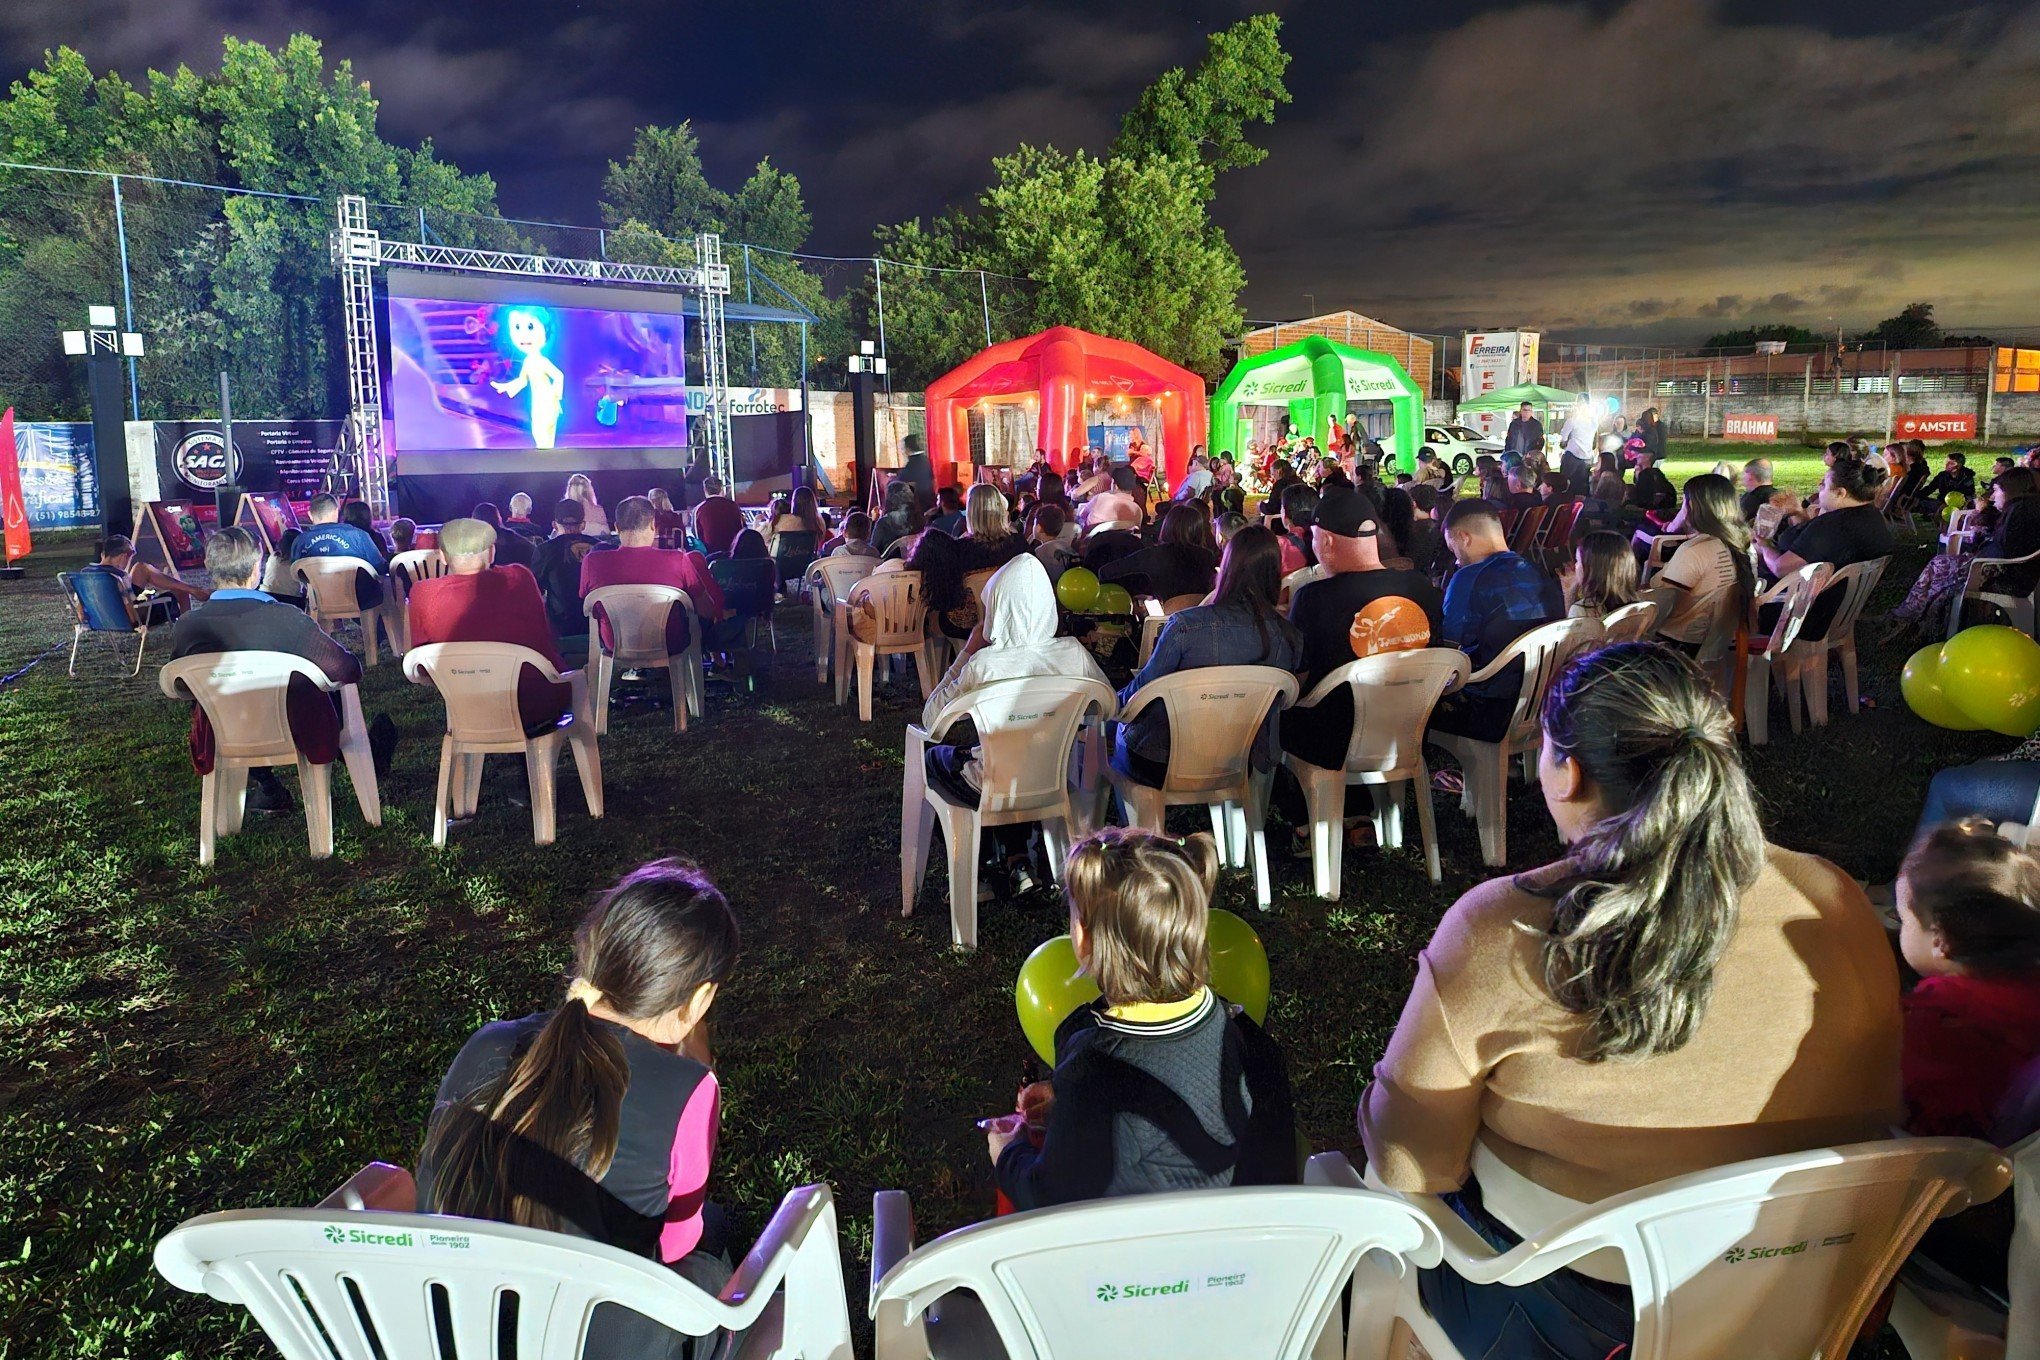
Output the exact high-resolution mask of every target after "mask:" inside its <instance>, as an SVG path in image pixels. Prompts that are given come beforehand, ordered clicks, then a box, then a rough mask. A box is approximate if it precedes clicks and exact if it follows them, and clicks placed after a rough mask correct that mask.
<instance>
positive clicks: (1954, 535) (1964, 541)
mask: <svg viewBox="0 0 2040 1360" xmlns="http://www.w3.org/2000/svg"><path fill="white" fill-rule="evenodd" d="M1976 512H1977V507H1976V506H1973V505H1972V506H1968V507H1965V508H1964V509H1961V510H1950V511H1949V512H1948V527H1947V528H1945V529H1943V530H1941V535H1940V542H1941V551H1942V552H1945V553H1948V554H1950V555H1951V556H1952V555H1953V554H1956V553H1960V552H1966V551H1967V550H1968V548H1969V540H1970V539H1972V538H1975V537H1976V529H1975V528H1974V527H1973V524H1972V521H1974V520H1975V519H1976Z"/></svg>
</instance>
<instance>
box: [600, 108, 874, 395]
mask: <svg viewBox="0 0 2040 1360" xmlns="http://www.w3.org/2000/svg"><path fill="white" fill-rule="evenodd" d="M602 217H603V220H604V221H605V222H607V223H608V224H609V226H610V234H609V256H610V258H611V259H615V260H628V261H633V262H636V263H640V264H665V265H678V266H686V265H691V264H693V263H694V258H695V256H694V238H695V237H696V236H697V235H698V234H700V233H702V232H705V231H712V232H717V233H719V234H720V235H721V236H722V237H723V260H724V262H725V263H727V264H728V265H729V266H730V270H731V275H732V278H731V283H732V287H733V289H734V291H735V294H736V296H737V297H738V298H742V299H745V300H747V301H752V302H756V303H758V304H761V305H763V306H768V307H780V308H784V309H786V310H789V311H791V310H798V309H805V310H807V311H808V312H810V313H812V314H814V315H815V316H816V317H817V318H819V320H820V325H819V330H820V332H821V333H820V334H811V335H810V336H809V337H808V338H809V348H810V358H812V357H813V356H814V355H815V354H817V353H819V354H840V353H842V350H843V347H844V344H845V341H846V339H847V335H848V331H847V330H846V329H845V328H844V324H843V317H844V313H843V307H842V305H841V303H839V302H837V301H835V300H832V299H831V298H830V297H829V296H828V295H827V294H826V292H824V290H823V288H822V284H821V280H820V279H818V278H816V277H815V276H814V275H813V274H812V273H810V272H809V271H808V270H807V269H805V268H804V267H803V266H802V265H801V263H800V262H799V261H798V260H795V259H792V258H790V252H792V251H796V250H799V249H800V248H801V247H802V246H804V245H806V244H807V238H808V233H809V232H810V231H811V230H812V229H813V226H814V219H813V218H812V217H810V216H809V214H808V210H807V202H806V200H805V199H804V198H803V197H802V194H801V188H800V181H799V180H798V179H797V178H795V177H794V176H792V175H789V174H787V173H786V172H785V171H784V170H781V169H779V168H777V167H776V166H774V165H773V164H772V162H771V160H770V159H769V158H768V159H766V160H761V161H759V162H758V164H757V166H756V167H755V168H754V169H753V170H752V171H751V177H750V178H749V179H747V180H745V181H744V182H743V184H742V185H740V186H739V187H738V189H737V191H736V193H734V194H728V193H724V192H723V191H722V190H720V189H718V188H716V187H715V186H714V185H713V184H710V183H709V181H708V175H707V172H706V171H705V170H703V168H702V165H701V144H700V142H699V141H698V140H697V139H696V138H695V136H694V131H693V129H692V127H691V126H690V125H689V124H687V123H684V122H683V123H681V124H680V125H679V126H677V127H670V128H660V127H645V128H639V129H638V132H637V138H636V140H635V142H634V143H633V144H632V146H631V152H630V156H629V158H628V159H627V160H625V161H623V162H622V163H621V164H619V163H617V162H615V161H611V162H610V163H609V174H608V175H607V176H606V177H604V179H603V181H602ZM746 247H757V249H746ZM775 252H777V253H775ZM800 342H801V337H800V330H799V328H798V327H797V326H794V325H791V324H788V323H785V322H778V321H764V322H741V321H740V322H735V323H733V324H732V326H731V329H730V332H729V358H730V379H731V381H733V382H738V381H749V382H754V383H759V384H762V385H768V386H797V385H798V384H799V383H800V381H801V376H802V369H801V343H800Z"/></svg>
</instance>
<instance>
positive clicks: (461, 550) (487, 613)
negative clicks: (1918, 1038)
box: [411, 519, 573, 733]
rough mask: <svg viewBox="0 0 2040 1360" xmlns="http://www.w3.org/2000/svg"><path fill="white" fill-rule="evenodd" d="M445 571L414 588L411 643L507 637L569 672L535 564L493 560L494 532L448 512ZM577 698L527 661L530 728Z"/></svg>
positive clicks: (442, 537) (442, 542)
mask: <svg viewBox="0 0 2040 1360" xmlns="http://www.w3.org/2000/svg"><path fill="white" fill-rule="evenodd" d="M439 551H440V554H441V555H442V556H444V557H445V558H446V575H444V576H436V577H433V578H431V579H429V580H424V581H420V582H419V583H418V584H417V585H415V586H412V587H411V642H412V645H413V646H420V647H422V646H424V645H425V644H427V643H432V642H508V643H513V644H515V645H516V646H519V647H529V648H531V650H532V651H534V652H537V653H538V654H539V655H540V656H542V657H544V658H545V659H546V660H547V661H549V662H551V663H552V666H553V669H554V670H556V671H558V672H560V673H562V674H565V672H566V669H567V667H566V663H565V662H563V661H562V660H561V659H560V653H559V647H558V645H557V644H556V643H555V642H554V641H553V634H552V629H551V627H549V626H548V625H547V623H546V619H545V597H544V596H542V595H540V594H539V593H538V578H537V577H535V576H533V575H532V574H531V571H530V569H529V568H526V567H514V566H503V567H499V566H496V565H494V563H495V560H496V531H495V530H494V529H492V528H490V527H489V526H488V525H486V524H484V523H482V522H481V521H480V520H478V519H450V520H448V521H447V522H446V523H445V524H444V525H443V526H441V528H440V530H439ZM572 705H573V690H572V688H571V687H570V686H568V685H566V684H554V683H553V682H552V681H550V680H547V679H546V678H545V677H544V676H542V675H540V674H539V673H538V672H537V671H536V670H533V669H532V668H530V667H528V666H527V667H525V669H524V671H523V672H522V673H521V674H520V675H519V676H518V677H517V708H518V712H519V714H520V716H522V717H523V719H524V728H525V731H526V732H527V733H529V732H540V731H544V730H545V729H547V728H550V727H552V726H554V725H555V724H556V723H558V722H559V720H560V718H561V716H562V715H564V714H565V713H567V712H568V711H569V710H570V709H571V707H572Z"/></svg>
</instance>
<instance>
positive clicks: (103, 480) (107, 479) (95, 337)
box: [63, 306, 144, 534]
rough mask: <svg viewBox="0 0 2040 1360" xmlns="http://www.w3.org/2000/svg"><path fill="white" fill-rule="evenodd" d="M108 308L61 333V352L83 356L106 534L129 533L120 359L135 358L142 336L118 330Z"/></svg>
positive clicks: (90, 312)
mask: <svg viewBox="0 0 2040 1360" xmlns="http://www.w3.org/2000/svg"><path fill="white" fill-rule="evenodd" d="M116 318H117V313H116V312H115V311H114V309H113V308H112V307H110V306H106V307H100V306H94V307H89V308H87V309H86V316H85V319H86V328H85V329H84V330H79V331H65V332H64V335H63V340H64V353H66V354H68V355H70V356H72V357H73V358H82V359H84V360H85V391H86V395H87V398H88V399H89V400H90V402H91V404H92V473H93V476H94V478H95V479H96V480H97V481H98V483H99V520H100V523H101V524H102V525H103V526H104V527H105V529H106V532H107V533H109V534H125V533H129V532H132V531H133V529H134V525H135V503H134V496H133V494H132V493H131V492H130V491H129V490H128V460H127V398H128V394H127V393H126V392H124V391H122V390H121V389H122V384H121V380H120V376H121V375H120V361H121V360H122V359H123V358H127V359H139V358H141V357H142V354H143V353H144V347H143V344H142V337H141V336H140V335H139V334H138V333H136V332H134V331H123V330H121V329H120V325H119V321H118V320H117V319H116Z"/></svg>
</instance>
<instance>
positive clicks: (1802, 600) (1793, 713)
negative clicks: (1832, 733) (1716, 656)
mask: <svg viewBox="0 0 2040 1360" xmlns="http://www.w3.org/2000/svg"><path fill="white" fill-rule="evenodd" d="M1833 570H1834V568H1833V567H1831V566H1829V565H1828V564H1827V563H1826V562H1808V563H1807V564H1806V565H1805V566H1803V567H1800V568H1799V569H1798V570H1797V571H1793V572H1790V573H1788V574H1787V575H1785V576H1782V577H1780V578H1779V579H1778V584H1776V585H1774V586H1772V587H1771V588H1770V589H1769V590H1767V591H1765V592H1764V593H1763V594H1762V595H1761V596H1759V597H1758V599H1757V605H1758V607H1759V608H1762V607H1763V606H1764V605H1767V604H1773V603H1776V604H1778V606H1779V610H1778V618H1777V620H1776V622H1774V623H1773V624H1772V625H1771V632H1770V635H1769V636H1768V637H1767V638H1765V639H1764V646H1763V648H1762V650H1760V651H1753V652H1751V653H1750V656H1749V663H1748V665H1747V667H1746V668H1745V669H1744V671H1743V726H1744V728H1745V729H1746V730H1747V731H1748V733H1749V738H1750V745H1752V746H1762V745H1763V744H1764V743H1765V742H1767V741H1769V740H1770V739H1771V681H1772V679H1773V677H1775V678H1776V679H1777V682H1778V692H1779V693H1781V694H1783V695H1784V696H1785V720H1786V721H1787V722H1789V723H1791V724H1792V730H1793V731H1794V732H1797V731H1799V689H1800V686H1799V670H1798V665H1799V662H1800V661H1801V660H1802V659H1803V657H1804V655H1805V654H1804V653H1795V652H1794V651H1793V650H1792V644H1793V643H1795V642H1797V641H1798V640H1799V632H1800V629H1802V628H1804V627H1805V626H1806V615H1807V612H1808V611H1809V610H1811V609H1812V608H1813V602H1814V600H1815V599H1817V598H1819V596H1820V591H1821V587H1822V586H1823V585H1825V584H1827V579H1828V574H1829V573H1830V572H1831V571H1833ZM1752 642H1753V643H1754V642H1755V639H1752Z"/></svg>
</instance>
